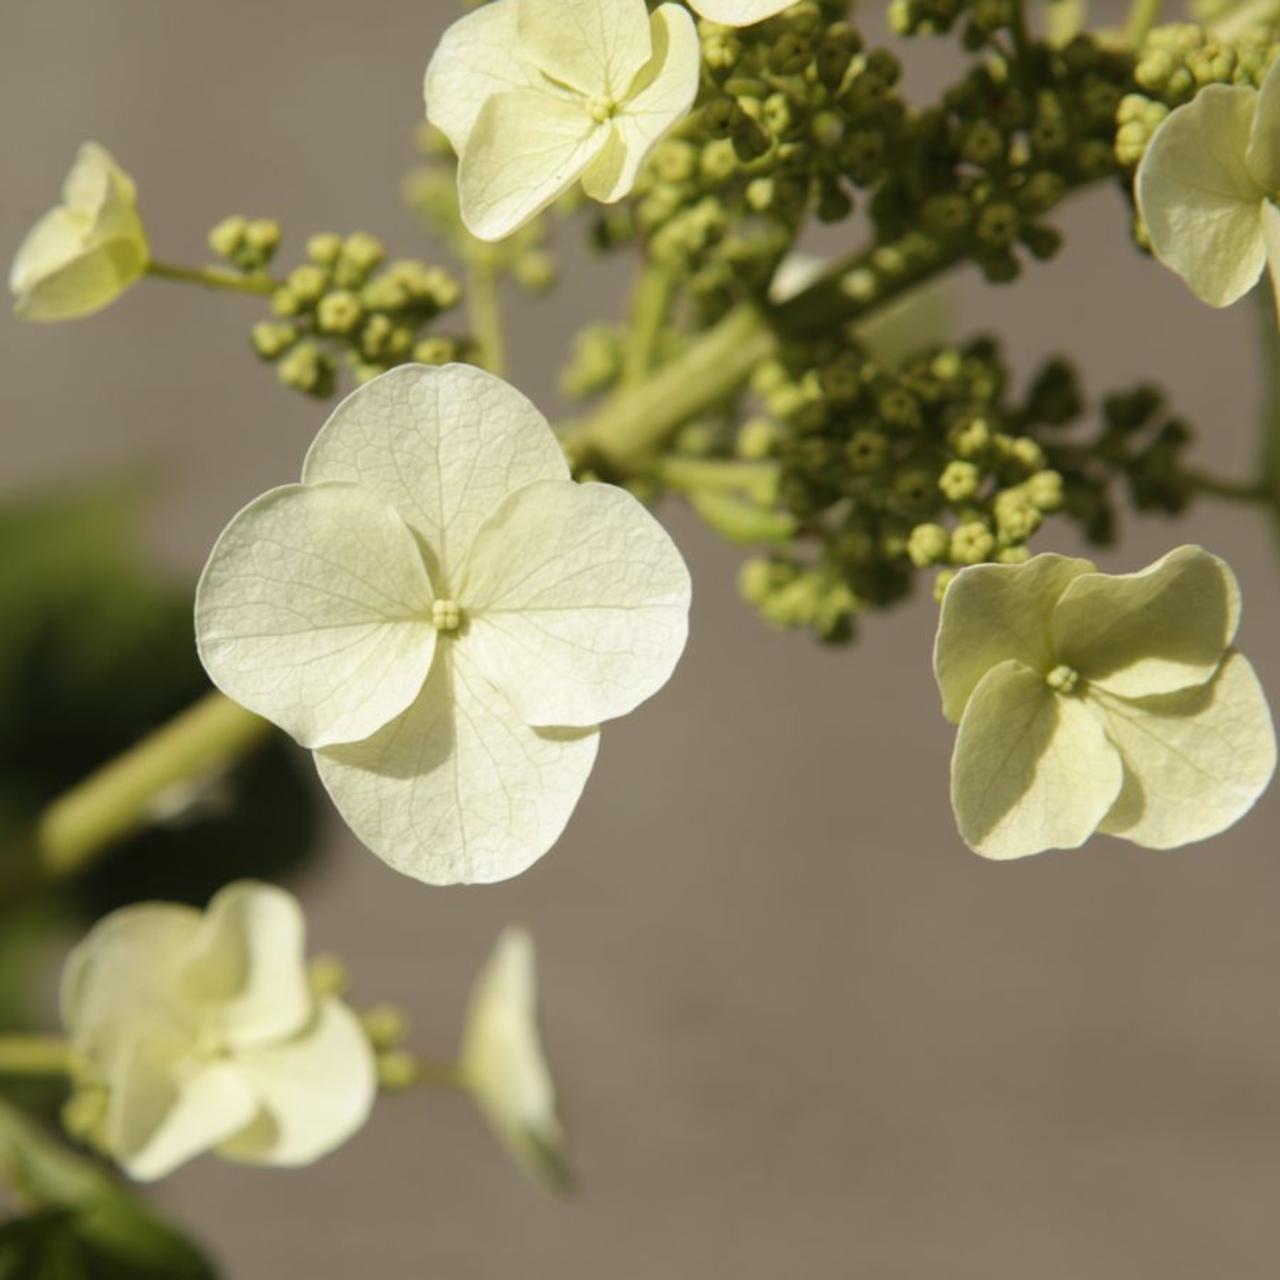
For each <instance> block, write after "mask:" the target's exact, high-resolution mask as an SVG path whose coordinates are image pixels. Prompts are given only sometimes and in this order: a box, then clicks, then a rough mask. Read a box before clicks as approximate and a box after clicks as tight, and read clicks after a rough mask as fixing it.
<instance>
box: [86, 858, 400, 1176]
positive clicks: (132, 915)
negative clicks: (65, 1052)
mask: <svg viewBox="0 0 1280 1280" xmlns="http://www.w3.org/2000/svg"><path fill="white" fill-rule="evenodd" d="M303 931H304V921H303V917H302V911H301V909H300V908H299V906H298V903H297V902H296V901H295V899H294V898H293V897H292V896H291V895H290V894H288V893H286V892H285V891H284V890H282V889H277V888H273V887H271V886H269V885H264V884H256V883H253V882H251V881H241V882H238V883H236V884H233V885H230V886H228V887H227V888H225V889H223V890H222V891H221V892H220V893H219V894H217V896H216V897H215V898H214V899H213V901H212V902H211V903H210V904H209V907H208V910H207V911H205V912H204V913H203V914H202V913H201V912H199V911H196V910H194V909H192V908H191V907H185V906H180V905H177V904H174V903H163V902H151V903H143V904H139V905H137V906H131V907H125V908H122V909H121V910H119V911H115V912H113V913H112V914H111V915H109V916H107V917H106V918H105V919H103V920H101V921H99V923H98V924H97V925H95V926H94V928H93V929H92V930H91V931H90V932H89V934H88V935H87V936H86V937H85V939H84V940H83V941H82V942H81V943H80V944H79V946H77V947H76V948H75V950H74V951H73V952H72V953H71V955H70V957H69V958H68V960H67V964H66V968H65V969H64V971H63V978H62V1016H63V1021H64V1023H65V1025H66V1029H67V1032H68V1035H69V1036H70V1038H71V1043H72V1047H73V1049H74V1050H75V1051H76V1052H77V1054H79V1055H80V1057H81V1058H82V1059H83V1060H84V1062H85V1063H86V1064H87V1067H88V1069H89V1071H90V1072H91V1075H92V1079H93V1080H94V1081H95V1083H96V1084H97V1085H98V1086H100V1087H102V1088H105V1090H106V1091H107V1110H106V1119H105V1130H104V1132H103V1134H102V1139H103V1142H104V1144H105V1146H106V1148H107V1149H108V1150H109V1151H110V1153H111V1154H112V1155H113V1156H114V1158H115V1159H116V1160H118V1161H119V1162H120V1164H121V1165H122V1166H123V1167H124V1169H125V1170H126V1171H127V1172H128V1173H129V1174H130V1175H131V1176H132V1177H134V1178H139V1179H153V1178H161V1177H164V1176H165V1175H166V1174H168V1173H170V1172H172V1170H174V1169H176V1168H177V1167H178V1166H179V1165H181V1164H183V1163H184V1162H185V1161H187V1160H189V1159H191V1158H192V1157H193V1156H196V1155H199V1154H200V1153H201V1152H203V1151H208V1150H216V1151H217V1152H218V1154H220V1155H223V1156H225V1157H227V1158H228V1159H231V1160H239V1161H244V1162H246V1163H249V1164H264V1165H301V1164H309V1163H310V1162H311V1161H313V1160H316V1159H318V1158H319V1157H320V1156H322V1155H324V1154H326V1153H327V1152H329V1151H331V1150H332V1149H333V1148H334V1147H337V1146H338V1145H339V1144H341V1143H342V1142H345V1141H346V1140H347V1138H349V1137H350V1136H351V1135H352V1134H353V1133H355V1131H356V1130H357V1129H358V1128H359V1127H360V1126H361V1125H362V1124H363V1123H364V1121H365V1119H366V1117H367V1116H368V1114H369V1111H370V1108H371V1107H372V1105H373V1100H374V1095H375V1091H376V1080H375V1070H374V1057H373V1051H372V1049H371V1048H370V1046H369V1042H368V1040H367V1038H366V1037H365V1034H364V1032H363V1030H362V1029H361V1027H360V1023H359V1021H358V1020H357V1018H356V1017H355V1015H354V1014H353V1013H352V1012H351V1010H350V1009H348V1008H347V1006H346V1005H345V1004H343V1003H341V1002H340V1001H338V1000H336V999H333V998H331V997H323V998H317V997H316V996H315V995H314V994H313V993H312V991H311V988H310V986H309V985H308V982H307V972H306V966H305V957H304V954H303V942H304V939H303Z"/></svg>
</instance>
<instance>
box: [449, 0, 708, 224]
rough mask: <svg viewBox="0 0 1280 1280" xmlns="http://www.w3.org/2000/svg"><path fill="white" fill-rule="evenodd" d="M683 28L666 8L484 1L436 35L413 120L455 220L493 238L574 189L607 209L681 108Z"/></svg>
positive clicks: (568, 0) (689, 25)
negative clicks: (435, 158) (433, 158)
mask: <svg viewBox="0 0 1280 1280" xmlns="http://www.w3.org/2000/svg"><path fill="white" fill-rule="evenodd" d="M700 74H701V51H700V49H699V45H698V35H697V31H696V30H695V29H694V25H693V20H692V18H690V16H689V14H688V12H687V11H686V10H685V9H684V8H682V7H681V6H680V5H678V4H663V5H660V6H659V7H658V8H657V9H656V10H655V11H654V12H653V14H652V15H650V14H649V12H648V10H647V9H646V8H645V4H644V0H494V3H492V4H486V5H484V6H482V7H481V8H479V9H477V10H476V11H475V12H474V13H469V14H468V15H467V16H466V17H464V18H461V19H459V20H458V21H457V22H455V23H454V24H453V26H451V27H450V28H449V30H448V31H446V32H445V34H444V38H443V39H442V40H441V42H440V46H439V48H438V49H437V50H436V52H435V55H434V56H433V57H432V59H431V64H430V65H429V66H428V67H427V75H426V83H425V86H424V88H425V94H426V102H427V118H428V119H429V120H430V121H431V123H432V124H434V125H435V126H436V128H437V129H439V130H440V131H441V133H443V134H444V135H445V137H447V138H448V139H449V141H450V143H451V144H452V145H453V149H454V150H455V151H456V152H457V153H458V156H459V164H458V195H459V201H460V204H461V212H462V220H463V222H464V223H466V225H467V228H468V229H469V230H470V231H471V232H472V234H473V235H476V236H478V237H479V238H480V239H482V240H501V239H502V238H503V237H504V236H508V235H510V234H511V233H512V232H513V231H515V230H516V229H517V228H518V227H520V226H522V225H523V224H524V223H526V222H528V221H529V220H530V219H531V218H533V217H534V216H535V215H536V214H538V213H540V212H541V211H542V210H543V209H545V208H546V207H547V205H549V204H550V203H551V202H552V201H553V200H555V199H556V198H557V197H559V196H561V195H563V194H564V193H565V192H566V191H568V190H569V188H570V187H572V186H573V184H574V183H575V182H577V181H578V180H579V179H581V181H582V186H583V190H585V191H586V193H587V195H589V196H590V197H591V198H592V199H593V200H600V201H603V202H605V203H611V202H612V201H615V200H621V199H622V197H623V196H625V195H626V194H627V192H629V191H630V190H631V188H632V186H633V185H634V183H635V180H636V174H637V173H638V172H639V170H640V166H641V164H642V163H643V161H644V159H645V157H646V156H647V155H648V154H649V152H650V151H651V150H652V149H653V147H654V146H655V145H656V144H657V143H658V141H659V140H660V139H661V138H662V136H663V134H665V133H666V132H667V130H668V129H670V128H671V127H672V126H673V125H674V124H675V123H676V122H677V121H678V120H679V119H680V118H681V117H682V116H684V115H685V114H686V113H687V112H688V110H689V108H690V107H691V106H692V105H693V100H694V98H695V97H696V96H697V92H698V79H699V76H700Z"/></svg>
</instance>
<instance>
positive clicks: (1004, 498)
mask: <svg viewBox="0 0 1280 1280" xmlns="http://www.w3.org/2000/svg"><path fill="white" fill-rule="evenodd" d="M992 506H993V510H994V513H995V518H996V531H997V532H998V533H999V535H1000V541H1001V542H1002V543H1004V544H1014V545H1016V544H1019V543H1023V542H1026V540H1027V539H1028V538H1030V537H1031V535H1032V534H1034V533H1035V531H1036V530H1037V529H1039V527H1040V525H1041V524H1042V523H1043V521H1044V517H1043V516H1042V515H1041V513H1040V512H1039V510H1037V508H1036V507H1035V505H1034V504H1033V503H1032V501H1031V498H1030V497H1029V495H1028V494H1027V491H1026V490H1025V489H1023V488H1022V487H1021V486H1018V487H1016V488H1013V489H1005V490H1003V491H1002V492H1001V493H998V494H996V499H995V502H994V503H993V504H992Z"/></svg>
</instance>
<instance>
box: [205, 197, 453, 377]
mask: <svg viewBox="0 0 1280 1280" xmlns="http://www.w3.org/2000/svg"><path fill="white" fill-rule="evenodd" d="M279 243H280V228H279V226H278V225H277V224H276V223H274V222H269V221H267V220H266V219H254V220H247V219H245V218H239V217H232V218H226V219H224V220H223V221H222V222H220V223H219V224H218V225H217V226H216V227H214V228H213V230H212V231H211V232H210V233H209V246H210V248H212V249H213V251H214V252H215V253H217V254H218V255H219V256H220V257H222V258H224V259H226V260H227V261H228V262H229V263H231V264H232V265H233V266H235V267H236V268H237V269H239V270H242V271H245V272H254V273H259V274H260V273H263V272H265V270H266V268H267V267H268V266H269V265H270V262H271V259H272V257H273V256H274V254H275V252H276V249H277V247H278V246H279ZM385 257H386V251H385V250H384V248H383V246H382V242H381V241H380V240H378V239H377V238H376V237H375V236H372V235H369V234H368V233H366V232H356V233H354V234H352V235H347V236H341V235H337V234H331V233H321V234H319V235H314V236H312V237H311V238H310V239H309V240H308V241H307V245H306V260H305V261H304V262H303V263H302V264H301V265H299V266H297V267H295V268H294V269H293V270H292V271H290V272H289V273H288V275H287V276H285V277H284V279H283V281H282V282H280V284H279V285H278V287H277V288H276V290H275V292H274V293H273V294H272V295H271V310H272V312H273V313H274V318H273V319H270V320H262V321H260V322H259V323H258V324H256V325H254V327H253V329H252V331H251V333H250V341H251V342H252V345H253V349H254V351H255V352H257V354H258V355H259V356H260V357H261V358H262V359H263V360H266V361H269V362H271V363H273V364H275V366H276V370H277V373H278V374H279V377H280V381H281V382H283V383H284V384H285V385H286V386H288V387H292V388H293V389H294V390H297V391H301V392H304V393H305V394H307V395H311V396H320V397H323V396H328V395H331V394H332V393H333V391H334V388H335V386H336V383H337V376H338V371H339V369H340V368H341V367H342V365H344V364H345V365H346V366H347V367H348V368H349V369H350V370H351V372H352V374H353V375H354V377H355V379H356V381H357V382H365V381H367V380H368V379H370V378H372V377H375V376H376V375H377V374H379V373H383V372H385V371H386V370H387V369H389V368H391V367H392V366H393V365H397V364H404V363H405V362H407V361H410V360H416V361H418V362H420V363H423V364H438V363H445V362H447V361H450V360H454V359H457V358H459V357H460V356H461V355H463V354H464V346H465V344H464V343H463V342H461V341H459V340H457V339H453V338H447V337H440V336H437V335H432V334H428V333H426V332H425V330H426V328H427V326H429V325H431V324H432V323H433V322H434V321H435V320H436V319H437V318H438V317H439V316H440V315H442V314H443V313H444V312H446V311H449V310H451V309H452V308H453V307H455V306H456V305H457V304H458V302H459V301H460V299H461V297H462V289H461V287H460V285H459V284H458V282H457V281H456V280H455V279H454V278H453V276H452V275H450V274H449V273H448V272H447V271H445V270H444V269H443V268H441V267H431V266H427V265H426V264H424V263H422V262H419V261H416V260H405V261H399V262H391V263H385V262H384V259H385Z"/></svg>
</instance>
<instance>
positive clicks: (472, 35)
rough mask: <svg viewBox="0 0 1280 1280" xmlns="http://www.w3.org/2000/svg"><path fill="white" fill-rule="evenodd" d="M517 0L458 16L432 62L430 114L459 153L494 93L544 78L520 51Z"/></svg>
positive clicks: (426, 89) (427, 84)
mask: <svg viewBox="0 0 1280 1280" xmlns="http://www.w3.org/2000/svg"><path fill="white" fill-rule="evenodd" d="M518 4H519V0H494V3H492V4H485V5H481V7H480V8H478V9H476V10H475V11H474V12H472V13H468V14H466V15H465V16H464V17H461V18H459V19H458V21H457V22H455V23H454V24H453V25H452V26H450V27H449V29H448V30H447V31H446V32H445V33H444V36H443V37H442V38H441V40H440V43H439V45H438V46H437V47H436V51H435V53H434V54H433V55H432V57H431V62H430V63H429V64H428V66H427V74H426V79H425V81H424V84H423V95H424V97H425V99H426V104H427V119H428V120H430V121H431V123H432V124H433V125H435V127H436V128H437V129H439V130H440V132H441V133H443V134H444V136H445V137H446V138H448V139H449V141H450V143H451V144H452V145H453V149H454V150H455V151H456V152H458V153H459V154H461V153H462V151H463V150H464V148H465V147H466V143H467V139H468V138H469V137H470V136H471V129H472V126H473V125H474V124H475V120H476V116H478V115H479V114H480V108H481V107H483V106H484V104H485V103H486V102H487V101H488V100H489V99H490V98H491V97H492V96H493V95H494V94H495V93H503V92H505V91H506V90H508V89H527V88H530V87H531V86H534V85H537V84H539V83H541V82H542V79H543V77H542V75H541V73H540V72H539V71H538V70H537V68H535V67H534V66H532V64H530V63H529V62H528V61H527V60H526V59H524V58H522V57H521V56H520V47H519V42H518V36H517V32H516V6H517V5H518Z"/></svg>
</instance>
